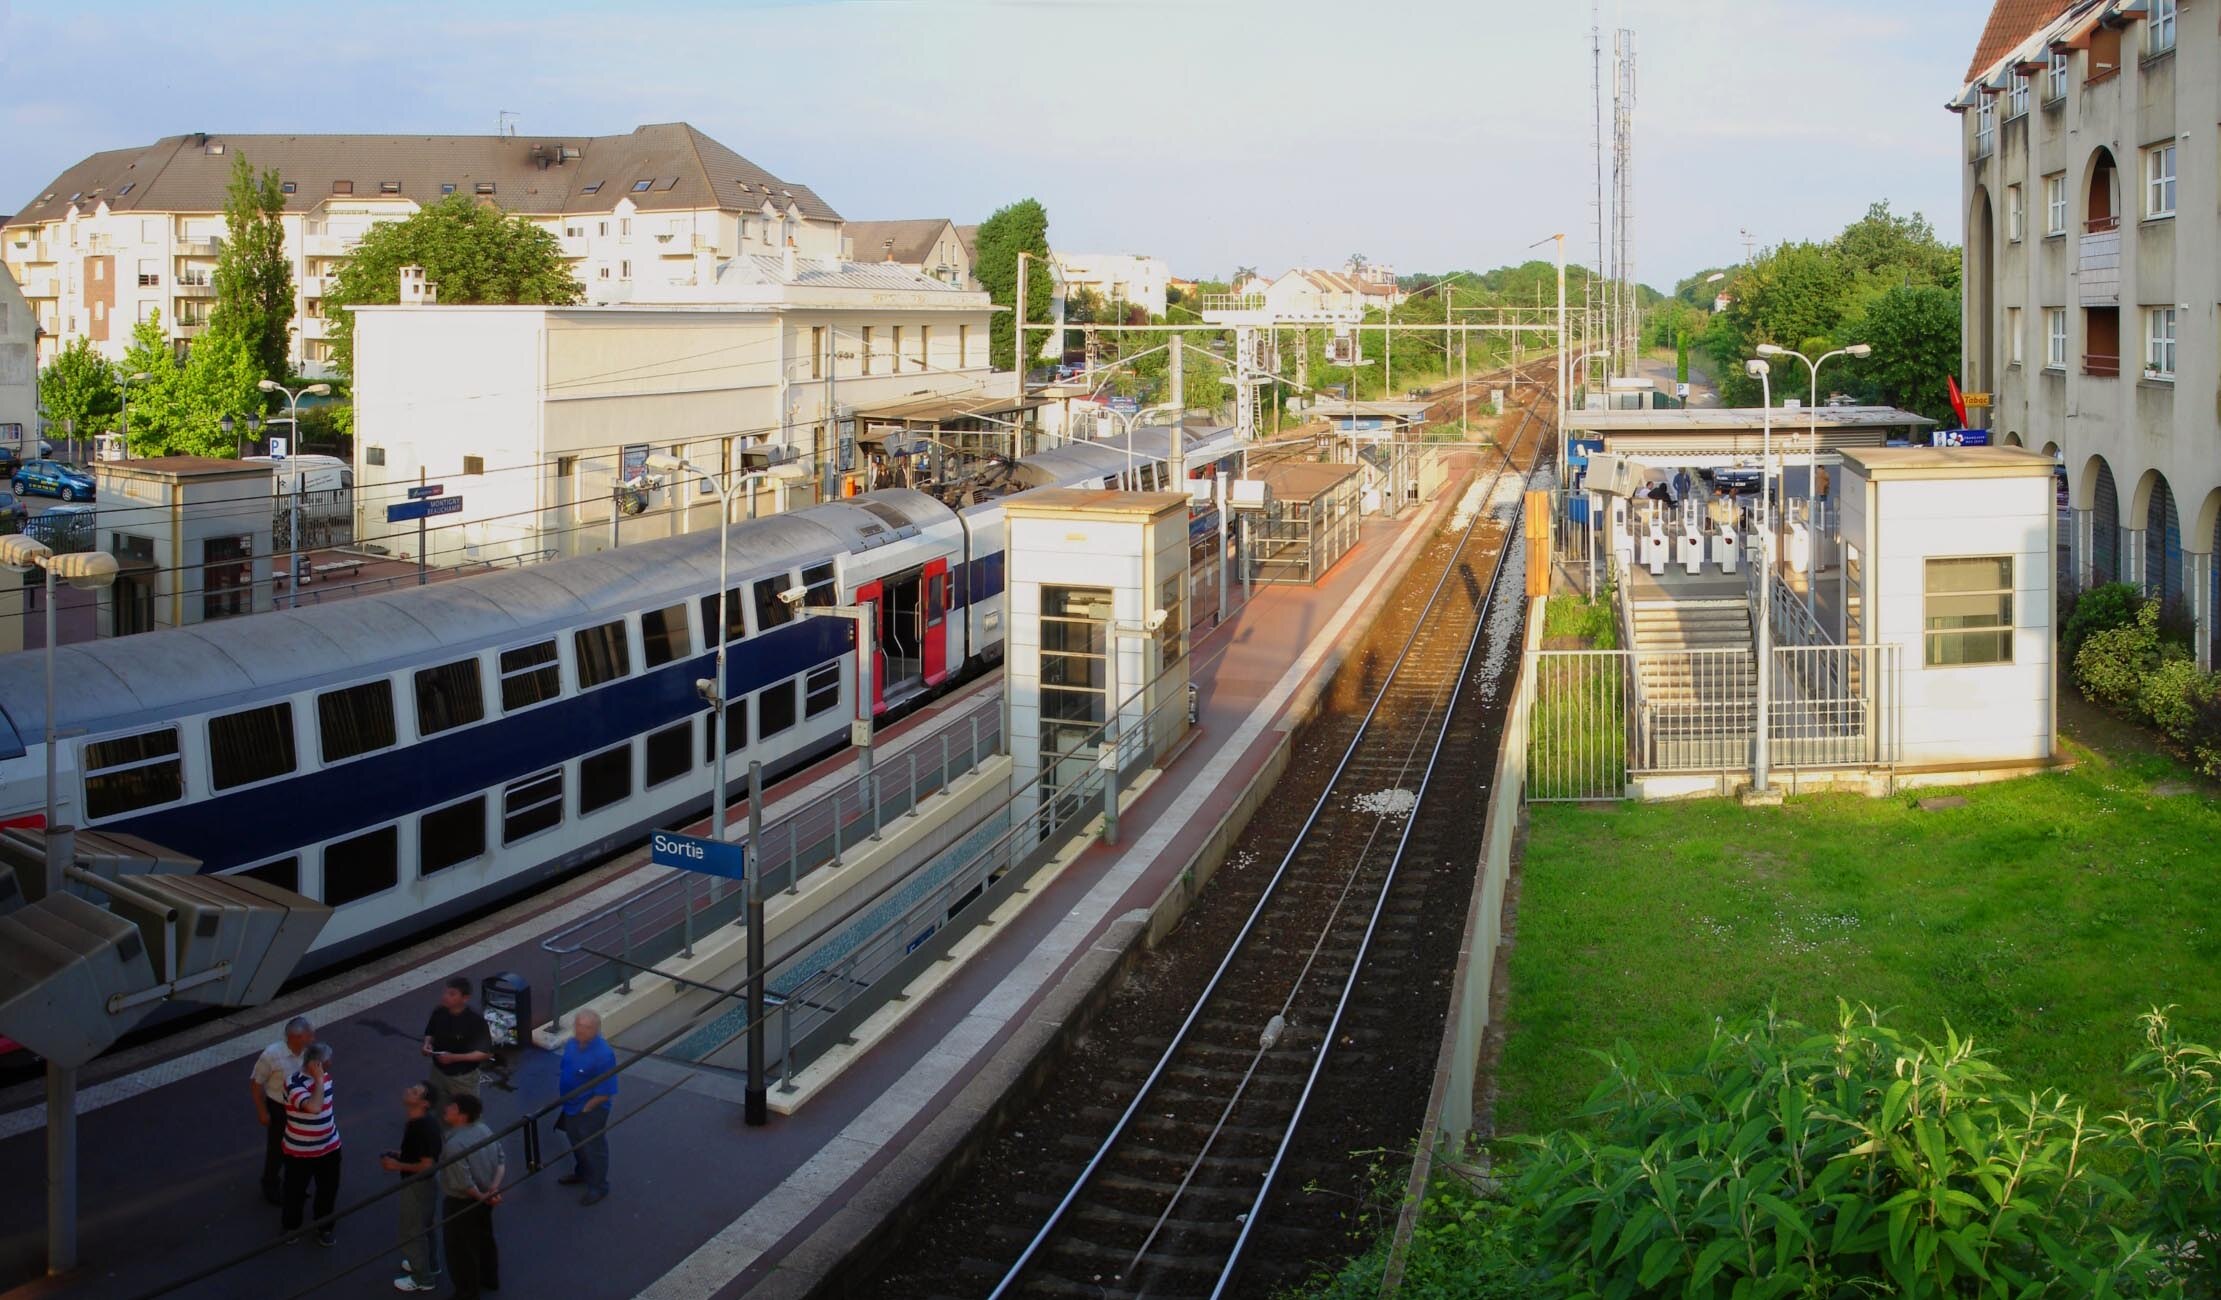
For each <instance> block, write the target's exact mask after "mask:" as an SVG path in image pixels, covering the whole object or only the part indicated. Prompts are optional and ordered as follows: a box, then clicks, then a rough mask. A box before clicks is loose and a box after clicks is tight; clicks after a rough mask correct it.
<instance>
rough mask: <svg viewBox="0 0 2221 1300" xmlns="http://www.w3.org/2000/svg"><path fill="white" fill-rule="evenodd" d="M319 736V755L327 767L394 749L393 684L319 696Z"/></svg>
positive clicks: (373, 684) (367, 684)
mask: <svg viewBox="0 0 2221 1300" xmlns="http://www.w3.org/2000/svg"><path fill="white" fill-rule="evenodd" d="M316 735H317V744H318V752H319V753H321V754H322V755H323V756H324V761H325V762H327V763H337V762H339V761H340V760H341V759H345V758H354V757H355V756H357V755H358V754H368V753H370V752H372V751H373V750H380V749H384V748H386V747H387V746H389V745H391V744H392V743H393V741H394V731H393V683H392V682H364V683H363V684H362V685H360V686H342V687H341V688H339V689H338V690H336V691H326V692H324V693H323V694H322V695H319V696H317V697H316Z"/></svg>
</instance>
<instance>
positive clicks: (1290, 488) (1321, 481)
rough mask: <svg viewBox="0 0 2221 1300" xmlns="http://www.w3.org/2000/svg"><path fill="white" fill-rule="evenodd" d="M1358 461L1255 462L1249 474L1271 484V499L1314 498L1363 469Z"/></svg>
mask: <svg viewBox="0 0 2221 1300" xmlns="http://www.w3.org/2000/svg"><path fill="white" fill-rule="evenodd" d="M1363 469H1364V467H1363V466H1361V465H1330V464H1322V463H1320V462H1318V461H1308V460H1298V461H1279V462H1276V463H1274V464H1271V465H1260V466H1257V467H1256V469H1255V470H1254V471H1252V472H1251V474H1250V477H1251V478H1259V479H1263V480H1264V481H1265V482H1266V484H1267V485H1269V486H1270V487H1271V488H1272V496H1273V500H1275V501H1296V500H1303V501H1314V500H1317V499H1318V498H1320V497H1323V496H1325V495H1326V494H1327V493H1328V492H1329V491H1331V490H1333V488H1334V487H1336V486H1337V485H1338V484H1341V483H1345V482H1348V481H1349V480H1350V479H1352V478H1354V477H1356V476H1357V475H1358V474H1359V473H1361V472H1363Z"/></svg>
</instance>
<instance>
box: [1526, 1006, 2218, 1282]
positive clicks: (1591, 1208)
mask: <svg viewBox="0 0 2221 1300" xmlns="http://www.w3.org/2000/svg"><path fill="white" fill-rule="evenodd" d="M2144 1026H2145V1038H2146V1044H2147V1049H2146V1050H2145V1051H2144V1052H2143V1053H2142V1054H2141V1055H2139V1056H2138V1057H2137V1058H2136V1059H2135V1060H2134V1061H2132V1062H2131V1063H2130V1064H2129V1067H2128V1070H2129V1073H2130V1074H2131V1075H2132V1076H2135V1077H2136V1078H2137V1080H2138V1081H2139V1084H2140V1087H2139V1089H2138V1096H2137V1100H2136V1101H2135V1102H2134V1103H2133V1104H2132V1105H2131V1106H2130V1107H2129V1108H2128V1109H2127V1110H2125V1111H2124V1112H2122V1113H2120V1114H2117V1115H2111V1116H2106V1117H2103V1118H2097V1117H2093V1116H2091V1115H2090V1114H2088V1112H2087V1111H2086V1110H2085V1109H2084V1108H2083V1107H2082V1106H2080V1105H2077V1104H2075V1103H2074V1102H2073V1101H2072V1100H2070V1099H2069V1098H2067V1097H2066V1096H2064V1095H2063V1094H2060V1093H2057V1092H2038V1091H2030V1090H2027V1089H2023V1088H2019V1087H2016V1086H2015V1085H2013V1084H2012V1082H2011V1081H2010V1080H2009V1079H2007V1078H2006V1076H2005V1075H2004V1073H2003V1071H2001V1070H1999V1069H1998V1068H1997V1067H1996V1066H1994V1065H1992V1064H1991V1063H1990V1062H1988V1061H1987V1060H1985V1059H1984V1058H1983V1056H1982V1055H1981V1054H1980V1053H1979V1052H1977V1051H1976V1050H1975V1048H1974V1046H1973V1044H1972V1042H1971V1041H1969V1040H1963V1039H1960V1038H1959V1037H1958V1036H1957V1035H1955V1034H1951V1033H1949V1032H1948V1030H1947V1032H1946V1036H1945V1041H1944V1042H1943V1043H1941V1044H1937V1043H1927V1042H1916V1041H1912V1040H1909V1039H1907V1038H1906V1037H1904V1036H1902V1035H1900V1034H1899V1033H1898V1032H1897V1031H1895V1030H1892V1029H1890V1028H1888V1027H1887V1026H1885V1025H1883V1024H1882V1023H1881V1022H1880V1019H1879V1017H1877V1016H1875V1015H1874V1014H1873V1013H1872V1012H1871V1011H1865V1012H1857V1013H1854V1012H1853V1011H1851V1010H1850V1009H1849V1008H1848V1007H1846V1008H1844V1009H1843V1011H1842V1014H1841V1017H1840V1020H1839V1023H1838V1024H1837V1025H1836V1026H1835V1027H1834V1028H1833V1029H1832V1030H1827V1031H1822V1032H1814V1031H1811V1030H1808V1029H1806V1028H1805V1027H1804V1026H1802V1025H1799V1024H1796V1023H1795V1022H1793V1021H1788V1020H1779V1019H1774V1018H1771V1017H1769V1018H1766V1019H1764V1020H1761V1021H1756V1022H1752V1023H1747V1024H1743V1025H1738V1026H1733V1027H1722V1028H1720V1029H1718V1030H1716V1031H1715V1034H1714V1037H1713V1040H1712V1044H1711V1048H1710V1050H1709V1051H1708V1052H1707V1053H1706V1055H1705V1058H1704V1059H1703V1060H1702V1061H1701V1062H1699V1063H1698V1064H1697V1065H1696V1066H1695V1067H1694V1068H1693V1069H1688V1070H1682V1071H1674V1072H1665V1071H1657V1070H1654V1069H1652V1068H1650V1067H1647V1066H1645V1065H1644V1064H1642V1063H1641V1062H1638V1061H1635V1060H1632V1059H1629V1058H1627V1057H1624V1056H1601V1057H1600V1059H1602V1060H1604V1062H1605V1064H1606V1080H1605V1082H1604V1084H1603V1085H1602V1086H1600V1087H1599V1088H1598V1089H1597V1091H1596V1092H1595V1094H1594V1095H1593V1096H1592V1097H1591V1098H1590V1101H1589V1103H1588V1105H1587V1107H1586V1109H1585V1114H1586V1116H1587V1118H1588V1119H1589V1120H1591V1121H1592V1122H1593V1124H1594V1128H1593V1130H1566V1131H1560V1132H1557V1133H1552V1134H1549V1135H1547V1136H1545V1137H1540V1138H1534V1139H1522V1140H1520V1141H1519V1143H1518V1145H1519V1147H1520V1149H1521V1150H1522V1152H1523V1156H1522V1158H1521V1159H1520V1161H1519V1162H1518V1165H1517V1167H1516V1169H1514V1170H1513V1171H1512V1172H1511V1173H1510V1175H1509V1179H1510V1181H1509V1182H1508V1184H1507V1186H1506V1193H1507V1195H1506V1205H1507V1212H1508V1213H1509V1214H1510V1215H1511V1216H1512V1221H1513V1223H1514V1224H1515V1225H1516V1227H1517V1231H1518V1232H1519V1233H1520V1234H1524V1236H1525V1238H1526V1241H1525V1245H1524V1247H1523V1248H1516V1249H1515V1248H1507V1247H1504V1246H1502V1245H1501V1243H1500V1244H1499V1245H1498V1247H1497V1248H1495V1249H1494V1250H1493V1254H1494V1255H1495V1256H1496V1257H1498V1258H1513V1257H1520V1258H1525V1259H1530V1260H1532V1264H1531V1265H1526V1266H1523V1267H1530V1268H1531V1270H1532V1271H1531V1273H1530V1274H1529V1275H1528V1276H1527V1277H1526V1278H1525V1279H1524V1281H1525V1282H1526V1285H1527V1287H1528V1293H1529V1294H1532V1295H1536V1296H1594V1295H1601V1296H1665V1295H1672V1296H1734V1297H1744V1296H1749V1297H1775V1296H1865V1295H1882V1294H1886V1295H1893V1296H1904V1297H1951V1296H1980V1297H1993V1296H1994V1297H2008V1296H2011V1297H2020V1296H2077V1297H2081V1296H2162V1295H2165V1296H2185V1295H2210V1294H2213V1289H2212V1288H2213V1286H2214V1284H2215V1282H2216V1280H2217V1279H2221V1271H2217V1265H2216V1261H2215V1257H2214V1253H2213V1249H2212V1242H2211V1239H2210V1236H2209V1235H2208V1234H2210V1232H2211V1231H2212V1225H2213V1224H2214V1223H2215V1221H2216V1217H2215V1216H2216V1215H2221V1091H2217V1088H2216V1077H2217V1073H2221V1057H2217V1056H2216V1055H2215V1054H2214V1053H2213V1052H2212V1051H2211V1050H2209V1049H2207V1048H2204V1047H2200V1046H2198V1045H2196V1044H2192V1043H2188V1042H2185V1041H2183V1040H2182V1039H2181V1038H2180V1037H2179V1036H2178V1035H2177V1033H2176V1031H2175V1029H2174V1027H2173V1026H2172V1025H2171V1024H2170V1023H2169V1021H2168V1019H2167V1017H2166V1015H2165V1014H2164V1013H2162V1012H2157V1011H2155V1012H2153V1013H2151V1014H2150V1015H2148V1016H2146V1017H2144Z"/></svg>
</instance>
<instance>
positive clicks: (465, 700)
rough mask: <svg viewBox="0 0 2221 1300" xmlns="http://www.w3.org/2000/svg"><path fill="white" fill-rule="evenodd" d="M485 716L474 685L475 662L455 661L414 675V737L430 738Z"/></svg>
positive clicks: (478, 691) (478, 688)
mask: <svg viewBox="0 0 2221 1300" xmlns="http://www.w3.org/2000/svg"><path fill="white" fill-rule="evenodd" d="M485 716H486V699H485V696H484V694H483V693H482V690H481V688H480V686H479V684H478V661H477V660H476V659H458V660H456V661H455V662H454V663H451V664H441V665H439V666H438V667H437V668H420V669H418V670H417V674H416V734H417V735H419V736H434V735H438V734H439V733H440V732H443V731H450V730H453V729H454V728H456V727H462V726H468V725H469V724H471V723H473V722H476V721H478V720H479V719H480V718H483V717H485Z"/></svg>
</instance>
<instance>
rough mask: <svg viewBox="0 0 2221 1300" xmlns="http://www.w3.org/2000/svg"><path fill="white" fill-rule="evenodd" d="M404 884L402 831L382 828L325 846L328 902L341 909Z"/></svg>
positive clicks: (394, 827) (397, 828)
mask: <svg viewBox="0 0 2221 1300" xmlns="http://www.w3.org/2000/svg"><path fill="white" fill-rule="evenodd" d="M400 883H401V831H400V828H399V827H396V826H380V827H379V828H378V829H376V830H374V831H364V832H363V833H362V834H360V835H356V836H351V837H349V838H347V839H344V840H339V841H336V842H334V843H331V844H327V845H325V846H324V902H326V903H327V904H329V905H331V906H333V907H339V906H342V905H343V904H347V903H352V902H354V901H355V900H356V899H358V898H368V897H370V896H371V895H372V894H378V893H383V892H385V891H386V890H388V889H391V888H393V887H394V886H395V885H398V884H400Z"/></svg>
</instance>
